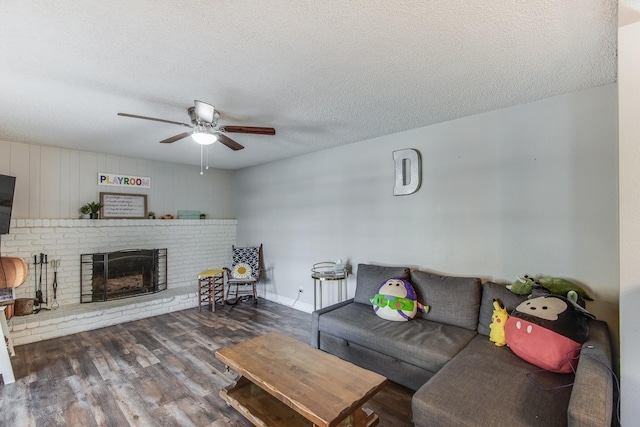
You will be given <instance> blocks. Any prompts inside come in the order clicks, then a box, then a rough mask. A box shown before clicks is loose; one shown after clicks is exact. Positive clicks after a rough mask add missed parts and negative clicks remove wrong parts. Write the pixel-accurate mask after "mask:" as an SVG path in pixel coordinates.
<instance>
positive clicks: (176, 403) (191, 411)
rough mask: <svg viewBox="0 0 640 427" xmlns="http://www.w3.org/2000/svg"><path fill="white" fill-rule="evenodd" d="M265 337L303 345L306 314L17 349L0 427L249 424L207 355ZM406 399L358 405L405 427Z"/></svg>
mask: <svg viewBox="0 0 640 427" xmlns="http://www.w3.org/2000/svg"><path fill="white" fill-rule="evenodd" d="M271 331H278V332H281V333H283V334H286V335H289V336H291V337H293V338H295V339H297V340H299V341H302V342H304V343H308V342H309V340H310V334H311V315H310V314H308V313H303V312H301V311H298V310H294V309H291V308H289V307H286V306H283V305H279V304H275V303H272V302H269V301H264V300H260V303H259V304H258V305H257V306H255V305H254V304H253V303H251V302H240V303H238V304H237V305H235V306H224V307H222V306H218V308H217V310H216V312H215V313H212V312H209V311H208V310H206V311H205V310H203V312H202V313H199V312H198V309H197V308H196V309H189V310H183V311H178V312H174V313H170V314H164V315H161V316H156V317H151V318H148V319H142V320H137V321H134V322H128V323H123V324H120V325H116V326H110V327H107V328H102V329H97V330H94V331H88V332H82V333H78V334H74V335H69V336H66V337H61V338H56V339H52V340H48V341H42V342H38V343H33V344H27V345H22V346H18V347H16V356H15V357H14V358H12V363H13V368H14V372H15V376H16V382H15V383H14V384H9V385H6V386H5V385H0V425H1V426H16V427H22V426H34V427H35V426H38V427H41V426H43V427H45V426H83V427H84V426H89V427H90V426H114V427H121V426H128V425H129V426H153V427H156V426H198V427H199V426H215V427H218V426H250V425H251V424H250V423H249V422H248V421H247V420H245V419H244V418H243V417H242V416H241V415H240V414H239V413H238V412H237V411H236V410H235V409H233V408H231V407H228V406H227V404H226V403H225V402H224V401H223V400H222V398H220V396H219V395H218V392H219V391H220V389H222V388H224V387H226V386H228V385H229V384H231V383H232V382H233V381H234V380H235V377H236V375H235V373H234V372H232V371H231V372H227V371H226V369H225V367H224V365H223V364H222V363H221V362H219V361H218V360H217V359H216V358H215V351H216V350H218V349H219V348H223V347H226V346H229V345H232V344H236V343H239V342H242V341H244V340H246V339H249V338H253V337H256V336H258V335H262V334H265V333H267V332H271ZM412 394H413V392H412V391H411V390H409V389H406V388H404V387H402V386H400V385H397V384H394V383H389V384H388V385H387V386H386V387H385V388H384V389H383V390H382V391H381V392H379V393H378V394H377V395H376V396H374V398H373V399H372V400H370V401H369V403H368V404H367V405H366V407H368V408H371V409H373V410H374V411H375V412H376V413H377V414H378V415H379V417H380V425H381V426H394V427H395V426H411V425H412V423H411V396H412Z"/></svg>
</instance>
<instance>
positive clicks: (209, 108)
mask: <svg viewBox="0 0 640 427" xmlns="http://www.w3.org/2000/svg"><path fill="white" fill-rule="evenodd" d="M193 102H194V103H195V106H196V117H197V118H198V120H200V121H201V122H205V123H213V113H214V110H215V108H213V105H211V104H207V103H206V102H202V101H198V100H197V99H196V100H195V101H193Z"/></svg>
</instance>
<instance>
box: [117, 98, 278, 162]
mask: <svg viewBox="0 0 640 427" xmlns="http://www.w3.org/2000/svg"><path fill="white" fill-rule="evenodd" d="M187 113H188V114H189V117H190V118H191V124H187V123H180V122H174V121H172V120H164V119H157V118H155V117H146V116H138V115H136V114H128V113H118V115H119V116H122V117H131V118H134V119H143V120H152V121H155V122H162V123H171V124H174V125H179V126H185V127H188V128H191V129H192V130H191V131H188V132H183V133H181V134H178V135H174V136H172V137H170V138H167V139H163V140H162V141H160V143H162V144H170V143H172V142H176V141H179V140H181V139H182V138H186V137H188V136H191V137H192V138H193V140H194V141H195V142H197V143H198V144H200V145H209V144H213V143H214V142H216V141H220V142H221V143H223V144H224V145H226V146H227V147H229V148H231V149H232V150H234V151H237V150H242V149H243V148H244V146H242V145H240V144H238V143H237V142H236V141H234V140H233V139H231V138H229V137H228V136H227V135H225V133H249V134H253V135H275V134H276V130H275V129H274V128H269V127H256V126H226V125H219V124H218V119H219V118H220V113H218V112H217V111H216V109H215V108H214V107H213V105H211V104H207V103H206V102H202V101H198V100H195V101H194V106H193V107H189V108H188V109H187Z"/></svg>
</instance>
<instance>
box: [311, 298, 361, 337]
mask: <svg viewBox="0 0 640 427" xmlns="http://www.w3.org/2000/svg"><path fill="white" fill-rule="evenodd" d="M351 303H353V298H350V299H348V300H346V301H342V302H339V303H337V304H333V305H330V306H327V307H324V308H321V309H319V310H316V311H314V312H313V313H311V343H310V344H311V345H312V346H313V347H314V348H320V316H321V315H323V314H324V313H328V312H330V311H332V310H335V309H337V308H340V307H344V306H345V305H348V304H351Z"/></svg>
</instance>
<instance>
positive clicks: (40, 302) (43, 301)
mask: <svg viewBox="0 0 640 427" xmlns="http://www.w3.org/2000/svg"><path fill="white" fill-rule="evenodd" d="M33 263H34V269H35V273H36V274H34V280H35V281H36V298H35V300H34V304H35V305H37V306H38V309H37V310H34V311H33V312H34V313H39V312H40V310H49V309H48V308H45V307H43V305H46V304H47V303H48V300H49V295H48V290H47V270H46V266H47V264H48V262H47V255H46V254H43V253H40V260H38V256H37V255H34V256H33ZM38 265H39V266H40V275H39V277H36V276H37V275H38ZM43 270H44V274H45V277H44V291H45V296H44V298H43V295H42V273H43Z"/></svg>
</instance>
